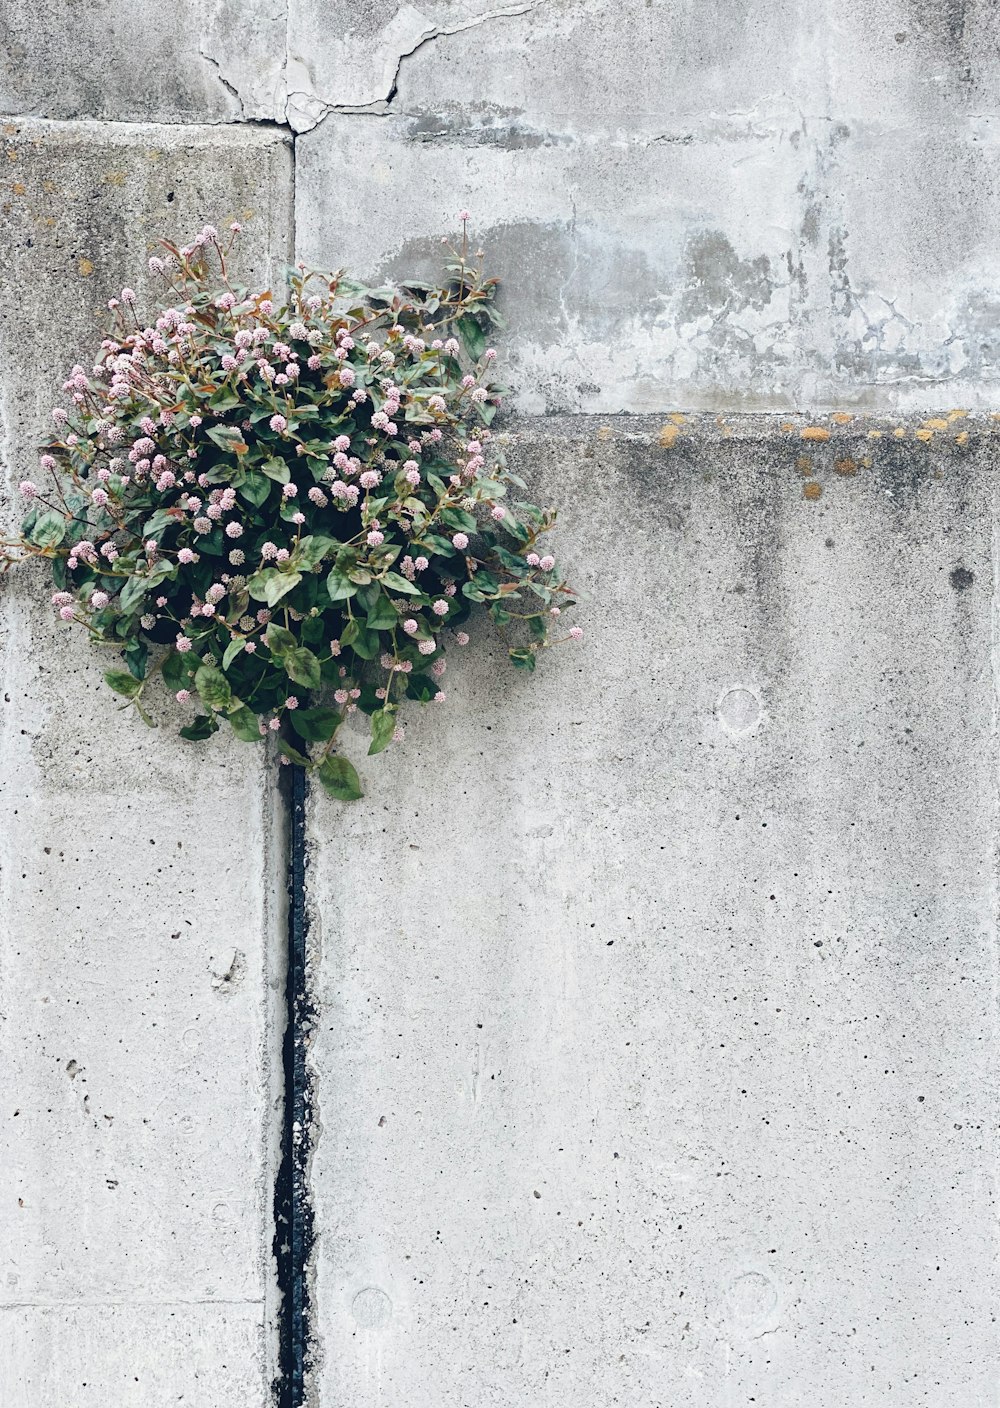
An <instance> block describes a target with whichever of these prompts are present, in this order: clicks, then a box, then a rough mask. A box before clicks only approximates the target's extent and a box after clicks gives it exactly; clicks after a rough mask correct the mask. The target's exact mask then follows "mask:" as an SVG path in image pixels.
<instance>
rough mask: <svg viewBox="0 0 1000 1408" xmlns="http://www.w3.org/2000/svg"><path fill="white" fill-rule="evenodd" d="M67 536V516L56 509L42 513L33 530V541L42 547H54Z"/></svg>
mask: <svg viewBox="0 0 1000 1408" xmlns="http://www.w3.org/2000/svg"><path fill="white" fill-rule="evenodd" d="M65 536H66V518H65V516H64V515H63V514H61V513H59V512H58V511H57V510H56V509H54V508H50V509H48V510H46V512H45V513H40V514H39V515H38V518H37V519H36V520H35V526H34V527H33V528H32V530H31V541H32V542H33V543H35V544H37V546H38V547H40V548H54V547H56V546H58V544H59V543H61V542H62V540H63V538H65Z"/></svg>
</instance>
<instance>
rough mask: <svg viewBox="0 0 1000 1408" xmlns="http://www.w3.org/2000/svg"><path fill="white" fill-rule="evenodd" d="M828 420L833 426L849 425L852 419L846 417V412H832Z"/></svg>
mask: <svg viewBox="0 0 1000 1408" xmlns="http://www.w3.org/2000/svg"><path fill="white" fill-rule="evenodd" d="M830 419H831V420H832V421H833V423H834V425H850V423H851V421H852V420H853V419H854V417H853V416H852V415H848V413H847V412H846V411H834V413H833V415H832V416H831V417H830Z"/></svg>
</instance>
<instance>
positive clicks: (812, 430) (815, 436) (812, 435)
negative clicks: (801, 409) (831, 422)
mask: <svg viewBox="0 0 1000 1408" xmlns="http://www.w3.org/2000/svg"><path fill="white" fill-rule="evenodd" d="M799 435H800V436H801V437H802V439H803V440H829V438H830V432H829V431H828V430H827V429H826V427H825V426H822V425H806V426H803V428H802V429H801V430H800V431H799Z"/></svg>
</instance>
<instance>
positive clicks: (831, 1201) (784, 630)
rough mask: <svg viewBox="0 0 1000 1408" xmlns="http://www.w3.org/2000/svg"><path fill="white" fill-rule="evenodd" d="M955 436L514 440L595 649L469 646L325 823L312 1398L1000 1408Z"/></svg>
mask: <svg viewBox="0 0 1000 1408" xmlns="http://www.w3.org/2000/svg"><path fill="white" fill-rule="evenodd" d="M670 424H671V423H670V422H667V425H670ZM958 425H962V426H964V427H965V429H963V430H957V429H956V428H955V427H953V429H952V430H951V431H950V432H948V433H946V434H942V435H940V436H939V437H938V438H937V439H936V440H935V441H934V442H933V443H931V444H929V445H926V444H923V443H922V442H920V441H915V440H914V439H913V438H912V432H911V434H910V435H908V437H907V439H906V441H905V442H902V443H901V442H899V441H897V440H896V439H895V438H894V437H893V436H892V435H891V433H890V432H891V430H892V429H893V428H894V427H895V423H893V422H890V423H889V425H887V426H882V427H878V428H877V429H878V432H880V434H881V437H882V438H880V439H877V440H872V439H870V438H869V431H870V429H871V428H872V427H871V426H870V424H869V423H865V422H861V423H852V424H851V425H849V426H840V427H838V426H836V425H834V426H832V428H831V429H832V434H831V439H830V440H829V441H828V442H826V443H824V444H822V445H820V446H819V447H818V448H815V447H814V442H803V441H802V440H801V438H800V428H799V426H798V425H796V426H794V427H793V428H790V429H789V430H788V431H787V432H779V433H778V434H775V431H774V427H773V424H772V423H771V422H770V421H769V420H767V421H764V422H762V421H761V420H758V419H755V418H754V419H750V420H745V419H740V418H735V419H734V418H727V420H726V423H725V425H724V426H723V427H721V428H720V427H719V426H718V425H717V424H716V423H715V420H714V418H709V419H707V420H705V421H702V422H697V423H690V422H689V423H688V424H687V425H686V426H685V427H684V428H683V429H682V434H681V436H680V437H679V438H678V439H677V440H676V441H675V442H674V443H673V446H672V448H669V449H667V448H664V447H663V446H662V445H661V443H660V436H661V428H660V424H658V423H657V422H656V421H653V422H652V423H650V422H647V421H638V422H637V421H635V420H624V421H616V422H613V423H611V424H603V425H602V424H601V423H600V422H596V421H590V420H586V419H573V418H570V419H567V420H555V421H552V422H548V421H541V422H534V423H528V424H525V425H523V426H521V427H520V429H519V431H518V435H517V439H516V442H515V451H514V453H515V456H516V459H517V461H519V462H520V464H521V465H522V466H523V468H524V469H525V470H526V471H527V472H528V473H529V474H530V475H531V477H532V479H533V480H534V481H535V483H536V485H537V487H538V490H539V492H541V493H544V494H545V495H547V496H548V497H551V498H559V499H560V500H561V501H562V503H563V505H564V513H563V517H562V522H561V524H560V533H561V538H562V542H563V545H564V547H565V549H566V551H567V552H568V554H569V558H570V563H571V568H572V572H573V576H574V578H575V579H576V581H577V582H578V584H579V586H580V588H581V590H582V592H583V600H584V605H583V606H582V608H581V619H582V620H583V621H584V623H585V626H586V631H587V638H586V641H585V643H584V644H583V645H582V646H580V647H564V648H561V649H559V650H557V651H554V652H553V653H552V656H551V658H548V659H546V660H545V662H544V665H543V666H540V668H539V670H538V672H537V673H536V675H535V676H534V677H532V678H524V677H522V676H520V675H517V674H516V673H515V672H513V671H511V670H510V668H509V666H508V663H507V661H506V660H505V659H504V658H503V652H501V651H499V650H496V651H492V652H490V651H487V652H486V653H485V654H484V653H481V652H480V653H477V654H476V655H472V654H471V653H470V654H466V655H464V656H463V657H462V659H461V660H460V661H459V662H458V663H457V664H455V663H453V664H451V665H450V666H449V670H448V674H447V688H448V696H449V697H448V707H447V708H443V709H440V710H435V711H433V712H432V711H427V712H425V713H424V714H423V715H421V716H419V717H418V718H416V719H415V720H413V721H412V722H411V723H410V724H409V726H408V733H407V738H406V740H405V742H404V744H403V746H402V748H401V750H400V754H399V756H397V757H392V756H391V755H385V757H384V758H378V759H372V760H370V761H369V763H368V765H367V767H366V768H365V771H366V773H367V777H368V783H369V790H368V796H367V798H366V800H365V802H364V803H363V804H362V805H359V806H358V807H357V808H356V809H354V810H352V811H351V812H350V813H348V815H347V818H346V824H345V818H344V816H343V813H342V812H340V811H338V810H337V809H336V808H335V807H333V806H332V805H330V804H328V803H327V802H325V801H323V800H322V799H319V798H317V799H315V800H314V804H313V814H312V837H313V846H314V859H313V882H312V883H313V896H314V904H315V910H316V918H315V929H314V956H313V963H314V971H315V982H316V987H317V992H318V996H319V1001H320V1013H321V1017H320V1020H319V1022H318V1023H317V1029H316V1036H315V1041H314V1051H313V1061H314V1068H315V1071H316V1076H317V1081H318V1091H319V1109H320V1113H321V1126H320V1128H319V1130H318V1131H317V1135H316V1153H315V1158H314V1166H313V1167H314V1186H315V1190H316V1210H317V1223H318V1226H319V1228H320V1229H321V1241H320V1245H319V1252H318V1256H317V1269H316V1283H315V1299H316V1305H317V1313H318V1318H319V1330H320V1340H319V1349H320V1363H319V1367H318V1369H317V1372H316V1380H315V1384H316V1387H315V1398H314V1401H315V1402H316V1403H318V1404H322V1405H336V1406H337V1408H340V1405H347V1404H365V1405H368V1404H372V1405H380V1406H381V1405H385V1408H389V1405H397V1404H404V1403H405V1404H409V1405H420V1408H423V1405H426V1408H432V1405H437V1404H442V1403H448V1404H455V1405H462V1406H463V1408H483V1405H487V1404H490V1405H493V1404H495V1405H498V1408H510V1405H518V1408H521V1405H524V1408H528V1405H532V1408H534V1405H538V1404H551V1405H554V1406H555V1405H558V1408H564V1406H565V1408H568V1406H569V1405H573V1408H576V1405H592V1404H593V1405H598V1404H600V1405H605V1404H627V1405H629V1408H682V1405H684V1406H685V1408H686V1405H691V1408H732V1405H736V1404H744V1403H764V1404H772V1405H782V1408H785V1405H787V1406H788V1408H792V1405H794V1408H807V1405H810V1406H811V1405H816V1404H823V1405H827V1404H829V1405H838V1408H841V1406H843V1408H861V1406H862V1405H864V1408H869V1406H871V1408H875V1405H877V1406H878V1408H883V1405H888V1404H900V1405H906V1408H917V1405H924V1404H927V1405H934V1408H944V1405H946V1404H950V1403H962V1404H970V1405H972V1404H975V1405H977V1408H989V1406H990V1405H993V1404H995V1403H996V1401H997V1383H998V1368H1000V1354H998V1350H1000V1346H998V1343H997V1335H996V1326H995V1324H994V1314H993V1307H994V1305H995V1301H996V1294H997V1289H998V1286H997V1239H996V1226H995V1218H994V1213H993V1198H994V1187H993V1170H994V1168H995V1156H996V1145H995V1114H996V1095H995V1087H996V1052H997V1021H996V1005H995V978H996V916H997V888H996V860H997V803H998V797H997V766H996V765H997V754H996V693H995V663H994V650H995V646H994V642H995V624H994V623H995V608H996V587H995V565H994V564H995V552H996V547H995V528H994V524H995V521H996V520H995V514H996V474H997V448H996V445H997V441H996V435H995V431H994V429H993V425H992V422H990V421H979V422H973V423H972V426H971V428H969V425H968V422H965V421H959V422H956V423H955V426H956V427H957V426H958ZM956 435H962V436H963V437H967V438H965V439H964V440H963V443H962V444H957V443H956V440H955V436H956ZM668 438H669V437H668ZM817 493H818V497H816V495H817ZM609 507H610V508H611V512H610V513H609V511H608V510H609Z"/></svg>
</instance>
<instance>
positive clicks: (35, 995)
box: [0, 120, 291, 1408]
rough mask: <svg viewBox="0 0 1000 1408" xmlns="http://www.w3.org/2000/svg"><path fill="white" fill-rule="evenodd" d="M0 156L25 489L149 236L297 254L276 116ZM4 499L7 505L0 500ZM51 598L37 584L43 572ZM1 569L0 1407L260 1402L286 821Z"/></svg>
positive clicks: (11, 418) (47, 143) (14, 455)
mask: <svg viewBox="0 0 1000 1408" xmlns="http://www.w3.org/2000/svg"><path fill="white" fill-rule="evenodd" d="M0 163H2V169H3V171H4V175H5V184H4V189H3V192H2V196H0V205H2V212H0V213H2V218H3V222H4V230H5V238H4V242H3V248H2V250H0V281H2V284H3V287H4V290H5V295H4V298H3V300H2V303H0V352H2V366H3V373H2V403H0V405H2V415H3V439H2V459H3V466H4V476H5V478H6V479H7V480H8V482H9V481H10V480H13V481H14V482H16V481H17V480H18V479H20V478H23V477H25V476H26V475H28V474H29V473H30V474H32V475H34V474H35V473H36V457H35V454H34V446H35V445H37V444H38V442H39V441H40V440H41V438H42V437H43V436H44V435H45V434H46V433H47V423H48V415H49V409H50V407H51V406H53V405H56V404H59V402H60V400H61V399H62V394H61V393H60V392H59V387H61V385H62V382H63V380H64V379H65V376H66V373H67V372H68V369H69V366H70V365H71V363H72V362H73V361H74V360H75V359H76V358H78V357H79V358H81V359H84V358H85V357H86V355H87V352H88V351H90V352H91V354H92V352H93V349H94V348H95V347H96V345H97V344H98V343H99V341H100V336H101V334H100V332H99V326H100V322H99V312H100V310H101V308H102V307H103V304H104V301H105V300H106V299H107V297H108V296H109V295H110V294H111V293H113V292H115V291H116V289H117V288H119V287H120V285H121V281H122V280H123V278H124V277H128V278H129V281H130V282H131V283H132V284H133V286H135V287H136V288H137V289H139V290H140V291H143V290H144V287H145V279H144V277H143V271H144V268H145V263H146V258H147V256H148V254H149V252H150V250H149V248H148V244H149V242H150V241H151V240H152V239H154V238H155V237H157V236H159V235H161V234H171V233H173V234H180V233H183V234H185V235H186V234H187V233H188V232H189V231H191V230H192V229H196V228H198V227H199V225H200V224H201V223H203V222H204V221H205V220H206V219H207V218H209V217H210V216H214V217H216V218H218V219H219V222H220V223H221V221H222V217H224V216H226V215H227V214H230V215H240V214H245V215H249V214H250V213H251V212H252V213H254V214H255V215H256V219H255V220H254V221H252V222H251V226H250V232H249V233H248V240H247V262H248V268H252V269H254V270H255V271H256V273H257V275H259V276H260V277H261V278H266V277H267V276H268V274H269V271H270V270H271V269H272V268H277V269H279V270H280V268H281V266H283V265H284V263H285V262H286V261H287V258H288V250H287V244H286V243H285V241H286V240H287V236H288V231H289V229H290V221H289V200H290V193H291V160H290V150H289V146H288V144H287V142H286V141H285V140H284V138H283V136H282V135H281V134H280V133H274V132H267V131H259V130H256V129H253V128H249V127H247V128H244V129H227V130H226V131H224V132H221V131H216V130H214V129H210V128H208V129H206V128H188V129H181V128H178V127H167V126H164V127H159V128H155V127H149V126H147V127H144V128H129V127H127V126H125V125H114V126H111V125H104V124H96V123H81V124H54V123H47V122H38V121H33V120H24V121H18V122H16V123H10V124H8V125H7V127H6V128H5V131H4V136H3V143H2V148H0ZM3 516H4V517H6V514H4V515H3ZM49 591H51V588H49ZM53 616H54V613H53V612H52V611H51V609H50V608H49V606H48V592H46V591H45V582H44V577H43V574H42V573H41V572H36V571H35V570H34V569H33V568H32V567H27V568H23V569H18V570H17V571H16V572H12V573H10V574H8V575H6V576H4V577H3V578H2V579H0V662H2V683H0V704H2V707H0V1014H2V1020H0V1042H2V1049H0V1062H2V1066H3V1071H4V1080H3V1087H4V1121H3V1153H2V1164H3V1169H4V1180H3V1208H2V1214H0V1341H2V1343H3V1346H4V1348H3V1353H2V1354H0V1403H2V1404H4V1405H7V1404H10V1405H12V1406H13V1405H15V1404H16V1405H18V1408H55V1405H59V1408H77V1405H80V1408H89V1406H90V1405H92V1406H93V1408H140V1405H141V1408H165V1405H167V1404H175V1403H192V1404H198V1405H205V1408H207V1405H209V1404H211V1405H213V1408H215V1405H218V1408H249V1405H261V1406H262V1405H263V1404H264V1403H266V1402H267V1401H268V1397H269V1390H270V1382H271V1378H272V1375H273V1373H274V1367H275V1366H274V1354H275V1345H274V1339H273V1324H274V1299H275V1291H274V1285H273V1271H272V1263H271V1256H270V1253H271V1237H272V1230H271V1200H272V1196H273V1180H274V1165H275V1161H276V1143H277V1138H278V1127H279V1126H278V1121H279V1118H280V1094H281V1089H280V1080H281V1074H280V1054H279V1053H280V1032H281V1025H282V1023H281V1006H280V1003H281V983H282V972H281V946H282V945H281V935H282V928H281V914H280V905H279V903H278V897H279V894H280V887H281V884H282V883H283V877H282V875H281V874H280V871H279V873H277V874H275V873H273V868H274V866H276V865H278V864H279V863H280V855H281V844H280V836H278V835H276V834H275V828H276V827H279V826H280V813H279V809H278V805H277V800H276V798H275V796H274V793H273V788H272V786H271V784H270V780H269V779H268V777H267V776H266V774H265V769H264V766H263V759H262V757H261V755H260V753H259V751H258V750H250V749H246V748H243V749H241V748H240V746H239V745H238V744H236V743H235V742H234V743H233V744H232V745H231V746H229V747H227V746H223V747H221V748H211V749H204V750H202V751H200V752H195V751H193V750H192V748H191V745H189V744H186V743H184V742H183V741H182V740H180V739H179V738H178V737H177V734H176V730H177V725H178V723H179V722H182V719H181V717H180V716H181V710H180V707H179V706H172V707H169V708H168V707H164V708H163V709H161V710H159V711H158V713H159V717H160V723H161V727H160V728H159V729H158V730H157V731H156V733H155V734H154V733H149V732H147V730H146V729H145V728H144V727H143V725H142V724H141V723H140V721H139V720H138V718H137V717H135V716H134V714H132V713H121V712H119V711H118V709H117V708H116V706H115V700H114V697H113V696H111V695H110V693H109V692H108V690H107V688H106V686H105V685H104V684H103V682H102V680H101V671H102V669H103V668H105V667H106V666H107V665H108V664H110V663H111V662H110V660H105V659H102V658H101V657H100V656H99V655H98V653H97V652H95V651H93V650H92V649H91V648H90V647H89V645H88V644H87V642H86V640H84V639H83V638H82V637H81V636H79V635H78V634H77V633H76V632H71V631H70V630H68V629H67V628H65V627H62V626H61V625H59V624H58V623H54V621H53Z"/></svg>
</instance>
